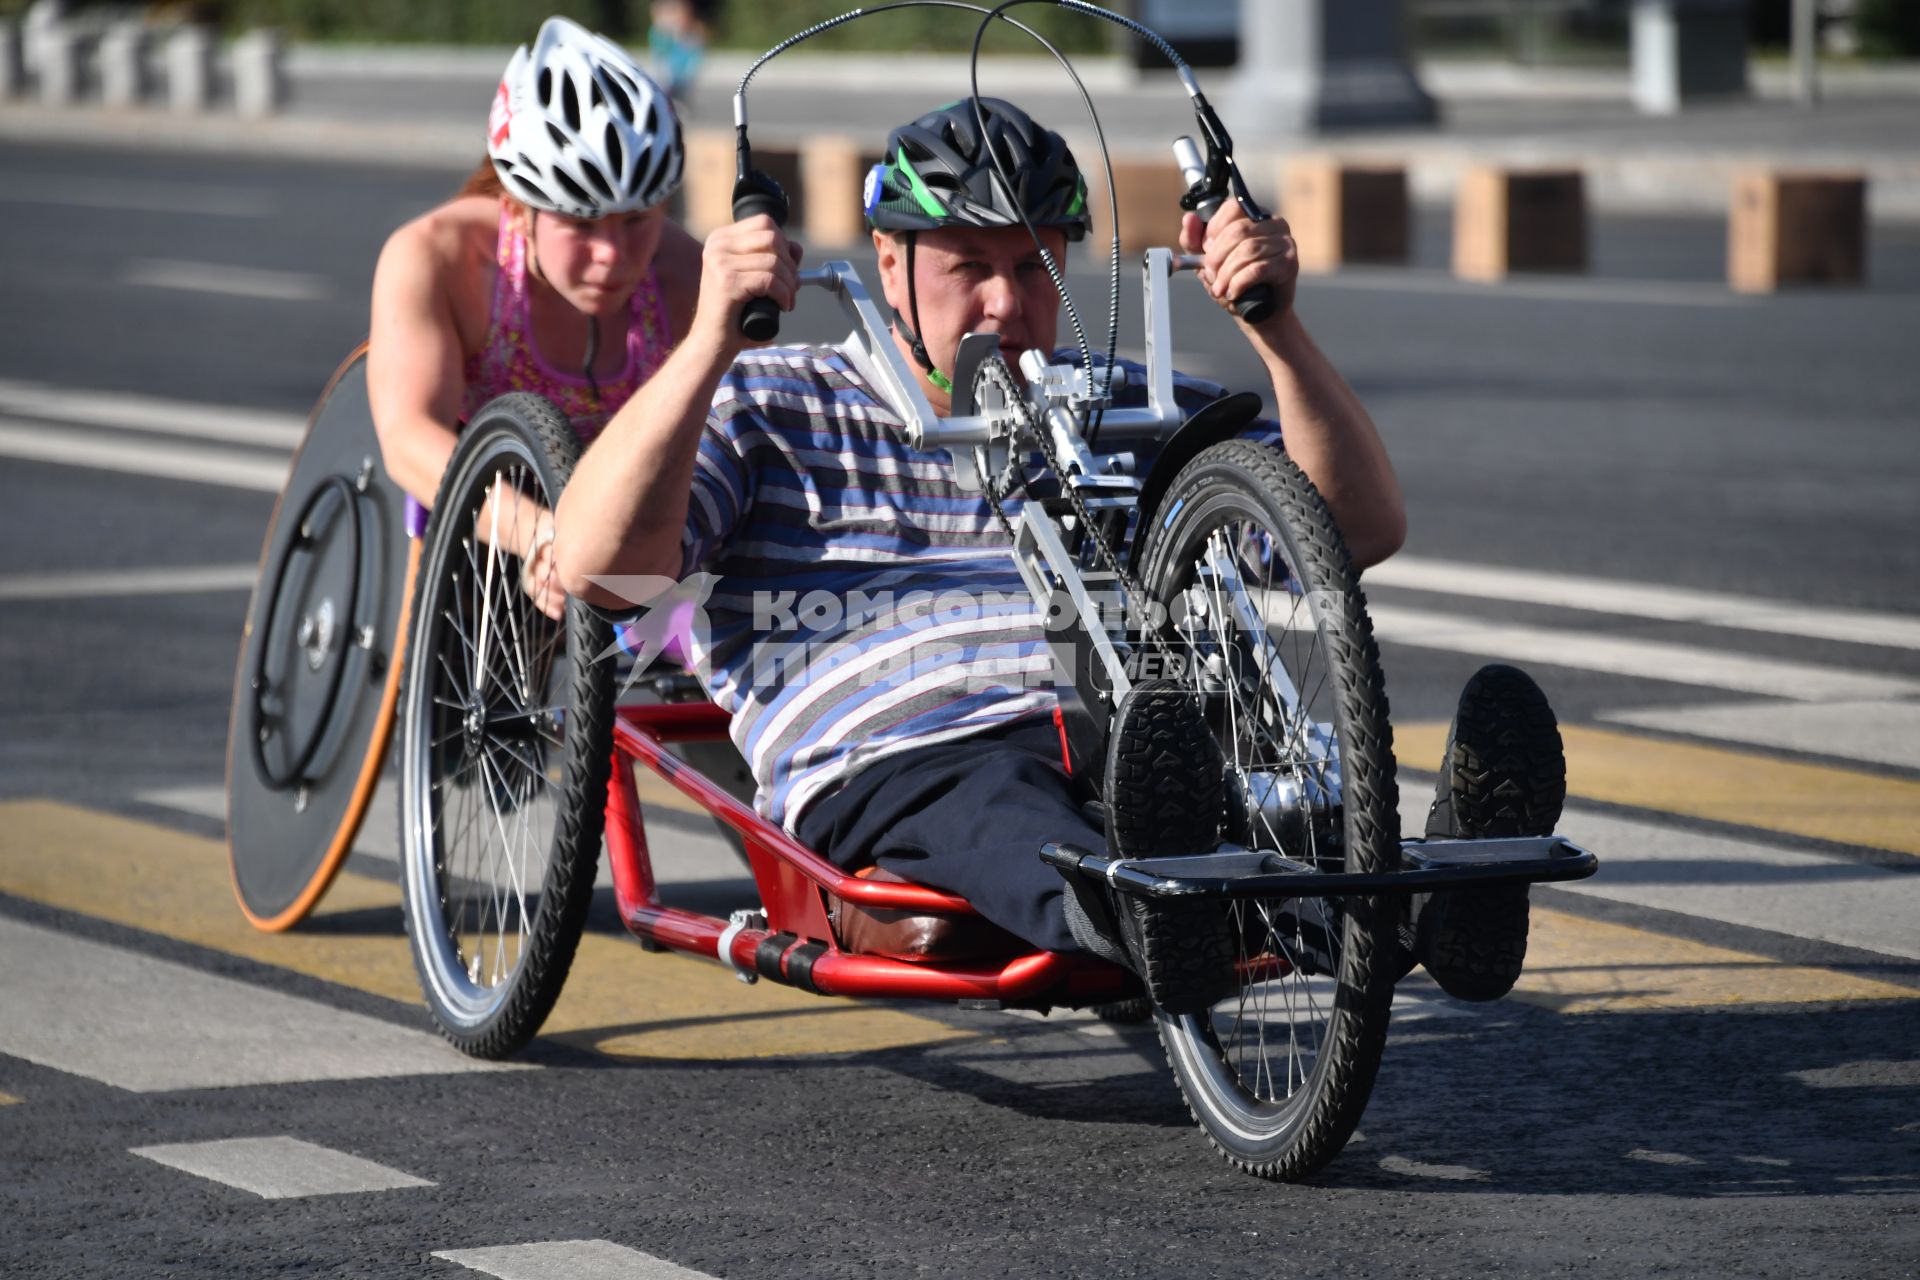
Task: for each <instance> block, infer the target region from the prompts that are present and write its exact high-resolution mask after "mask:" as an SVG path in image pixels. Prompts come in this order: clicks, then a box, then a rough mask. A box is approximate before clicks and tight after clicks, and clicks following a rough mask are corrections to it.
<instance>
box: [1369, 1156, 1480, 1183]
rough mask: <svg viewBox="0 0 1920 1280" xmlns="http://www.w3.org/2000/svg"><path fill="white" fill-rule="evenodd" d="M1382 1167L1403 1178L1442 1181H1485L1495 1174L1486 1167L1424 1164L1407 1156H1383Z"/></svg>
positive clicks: (1381, 1159)
mask: <svg viewBox="0 0 1920 1280" xmlns="http://www.w3.org/2000/svg"><path fill="white" fill-rule="evenodd" d="M1380 1167H1381V1168H1382V1169H1385V1170H1386V1171H1387V1172H1388V1173H1397V1174H1399V1175H1400V1176H1401V1177H1403V1178H1437V1179H1439V1180H1440V1181H1442V1182H1485V1181H1486V1180H1487V1179H1488V1178H1490V1177H1492V1176H1493V1175H1492V1174H1490V1173H1488V1172H1487V1171H1486V1170H1485V1169H1472V1168H1469V1167H1467V1166H1466V1165H1463V1164H1423V1163H1421V1162H1420V1161H1418V1160H1409V1159H1407V1158H1406V1157H1405V1156H1382V1157H1381V1158H1380Z"/></svg>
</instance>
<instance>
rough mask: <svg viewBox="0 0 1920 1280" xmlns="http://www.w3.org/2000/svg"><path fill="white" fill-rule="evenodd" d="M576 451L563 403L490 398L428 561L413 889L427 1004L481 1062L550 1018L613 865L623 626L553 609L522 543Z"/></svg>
mask: <svg viewBox="0 0 1920 1280" xmlns="http://www.w3.org/2000/svg"><path fill="white" fill-rule="evenodd" d="M578 453H579V445H578V442H577V441H576V439H575V437H574V434H573V431H572V429H571V428H570V427H569V426H568V424H567V421H566V419H565V418H564V417H563V416H561V414H560V413H559V411H558V410H556V409H555V408H554V407H553V406H552V405H551V404H549V403H548V402H547V401H545V400H543V399H541V398H540V397H538V396H533V395H524V394H514V395H508V396H502V397H501V398H500V399H498V400H495V401H492V402H491V403H490V404H488V405H487V406H486V407H485V408H483V409H481V410H480V412H479V413H478V414H476V415H475V417H474V419H473V420H472V421H471V422H470V423H469V424H468V425H467V428H466V430H465V431H464V432H463V433H462V434H461V438H460V443H459V446H458V447H457V448H456V449H455V450H454V453H453V457H452V458H451V459H450V460H449V461H448V464H447V469H446V473H445V475H444V476H443V478H442V480H441V484H440V491H439V494H438V495H437V496H436V498H435V500H434V506H433V516H432V519H431V520H430V521H429V523H428V526H427V533H426V546H425V549H424V551H423V552H422V555H421V561H420V570H419V582H418V588H417V591H416V595H415V598H414V603H413V611H412V619H413V622H412V634H411V636H410V638H409V642H408V650H407V673H406V684H405V689H404V692H403V695H402V699H401V704H402V714H401V739H400V846H401V884H402V889H403V895H404V901H405V905H406V918H407V935H408V938H409V939H410V941H411V944H412V950H413V959H414V967H415V969H416V970H417V971H418V973H419V977H420V985H421V989H422V991H423V992H424V993H425V995H426V999H427V1006H428V1008H429V1009H430V1010H431V1011H432V1013H433V1017H434V1021H435V1022H436V1023H438V1024H439V1027H440V1030H441V1032H442V1033H443V1034H445V1036H446V1037H447V1038H448V1039H449V1040H451V1041H452V1042H453V1043H454V1044H456V1045H458V1046H459V1047H460V1048H461V1049H462V1050H463V1051H465V1052H467V1053H470V1054H473V1055H474V1056H476V1057H483V1058H498V1057H502V1056H505V1055H506V1054H509V1053H511V1052H513V1051H514V1050H516V1049H518V1048H520V1047H521V1046H522V1045H524V1044H525V1043H526V1042H527V1041H528V1040H529V1039H531V1038H532V1037H533V1035H534V1034H535V1033H536V1032H537V1031H538V1030H539V1029H540V1025H541V1023H542V1022H544V1021H545V1020H546V1016H547V1014H548V1013H549V1012H551V1010H552V1008H553V1003H554V1001H555V999H557V998H558V997H559V994H560V988H561V985H562V984H563V983H564V982H565V981H566V976H567V969H568V967H569V966H570V965H571V964H572V962H573V955H574V951H575V949H576V947H577V946H578V945H579V940H580V931H581V928H582V925H583V923H584V921H585V918H586V912H587V907H588V904H589V902H590V899H591V897H592V894H593V878H594V870H595V866H596V864H597V862H598V859H599V850H600V835H601V826H602V822H603V813H604V808H605V803H606V801H605V796H606V783H607V770H608V762H609V757H610V753H611V751H612V717H613V664H612V663H611V662H610V661H607V660H605V658H604V657H603V655H604V654H605V653H606V651H607V649H608V648H609V646H610V645H611V643H612V629H611V627H609V626H608V624H607V623H606V622H605V621H603V620H602V619H600V618H599V616H598V615H597V614H595V613H594V612H593V611H592V610H591V609H589V608H588V607H587V606H585V605H583V604H581V603H579V602H578V601H569V602H568V603H567V607H566V614H565V619H564V621H562V622H555V621H553V620H551V619H549V618H548V617H547V616H546V615H545V614H544V613H542V612H541V611H540V610H539V608H538V607H536V605H535V603H534V600H533V598H532V597H531V596H530V595H529V594H528V591H527V586H526V584H524V583H523V582H522V564H521V561H520V560H519V558H518V557H517V556H516V555H514V554H513V551H514V549H515V548H522V547H527V546H529V545H530V544H531V543H532V541H533V529H534V528H535V527H537V525H538V522H539V521H540V520H541V519H542V518H543V517H545V518H550V515H548V513H551V512H552V510H553V507H554V504H555V502H556V501H557V500H558V498H559V495H560V491H561V489H562V488H563V487H564V486H565V484H566V481H567V477H568V476H569V475H570V474H571V472H572V468H573V463H574V461H575V459H576V458H577V456H578ZM535 585H537V584H535Z"/></svg>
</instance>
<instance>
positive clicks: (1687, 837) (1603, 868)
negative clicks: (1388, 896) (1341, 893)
mask: <svg viewBox="0 0 1920 1280" xmlns="http://www.w3.org/2000/svg"><path fill="white" fill-rule="evenodd" d="M1430 796H1431V788H1430V787H1427V786H1424V785H1420V784H1418V783H1415V782H1413V781H1411V780H1406V779H1403V780H1402V784H1401V787H1400V821H1401V830H1403V831H1405V832H1408V833H1410V834H1414V833H1418V832H1419V831H1421V830H1422V828H1423V825H1424V821H1425V817H1426V810H1427V804H1428V801H1429V799H1430ZM1556 829H1557V830H1558V831H1559V833H1560V834H1561V835H1564V836H1566V837H1567V838H1568V839H1570V840H1572V841H1573V842H1574V843H1575V844H1578V845H1580V846H1581V847H1582V848H1585V849H1591V850H1592V851H1593V852H1594V853H1595V854H1597V855H1599V858H1600V874H1599V875H1596V876H1594V877H1592V878H1591V879H1588V880H1576V881H1573V882H1571V883H1568V884H1563V885H1560V886H1559V888H1560V889H1562V890H1564V891H1566V892H1568V893H1577V894H1581V895H1583V896H1587V897H1594V898H1603V899H1606V900H1608V901H1612V902H1625V903H1632V904H1634V905H1636V906H1643V907H1652V908H1655V909H1657V910H1662V911H1676V912H1679V913H1680V914H1682V915H1686V916H1691V917H1694V918H1696V919H1701V920H1717V921H1721V922H1723V923H1726V924H1733V925H1742V926H1745V927H1747V928H1752V929H1765V930H1767V931H1769V932H1773V933H1779V934H1784V935H1787V936H1790V937H1796V938H1811V939H1815V940H1817V941H1820V942H1831V943H1834V944H1836V945H1839V946H1843V947H1854V948H1858V949H1860V950H1862V951H1871V952H1876V953H1878V954H1880V955H1887V956H1900V957H1903V958H1906V959H1910V960H1920V931H1916V930H1915V929H1914V927H1913V922H1914V920H1916V919H1920V875H1914V874H1912V873H1908V872H1900V871H1890V870H1887V869H1886V868H1883V867H1872V866H1865V865H1862V864H1861V863H1858V862H1854V861H1851V860H1849V859H1845V858H1833V857H1826V856H1823V855H1821V854H1817V853H1807V852H1804V851H1799V850H1793V849H1780V848H1776V847H1773V846H1770V845H1765V844H1759V843H1756V842H1753V841H1748V840H1737V839H1732V838H1730V837H1727V836H1717V835H1705V834H1702V833H1700V832H1695V831H1687V830H1684V829H1681V828H1677V827H1674V826H1671V825H1667V824H1663V823H1658V822H1651V821H1647V820H1644V819H1640V818H1625V817H1621V816H1619V815H1618V814H1614V813H1609V812H1606V811H1604V810H1601V809H1596V808H1593V807H1591V806H1588V805H1582V804H1577V803H1576V804H1571V805H1568V806H1567V810H1566V812H1565V814H1564V815H1563V816H1562V818H1561V820H1560V823H1559V825H1558V827H1557V828H1556ZM1765 982H1766V979H1765V975H1764V974H1760V975H1756V978H1755V990H1756V995H1755V998H1756V999H1757V998H1760V997H1759V994H1758V993H1759V992H1761V991H1763V990H1764V987H1765ZM1914 995H1915V996H1916V997H1920V991H1916V992H1914Z"/></svg>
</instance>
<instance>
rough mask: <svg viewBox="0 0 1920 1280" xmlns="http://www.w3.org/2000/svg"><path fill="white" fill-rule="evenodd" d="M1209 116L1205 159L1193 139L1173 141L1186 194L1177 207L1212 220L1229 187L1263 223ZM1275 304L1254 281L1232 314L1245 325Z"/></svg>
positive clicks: (1269, 291)
mask: <svg viewBox="0 0 1920 1280" xmlns="http://www.w3.org/2000/svg"><path fill="white" fill-rule="evenodd" d="M1211 116H1212V109H1211V108H1208V109H1207V111H1206V112H1204V113H1203V114H1202V116H1201V122H1202V124H1203V125H1206V126H1207V132H1208V138H1207V147H1208V154H1207V156H1206V157H1205V158H1204V159H1202V158H1201V155H1200V147H1199V145H1198V144H1197V143H1195V142H1194V140H1193V139H1192V138H1190V137H1188V136H1186V135H1184V134H1183V135H1181V136H1180V137H1178V138H1175V139H1174V140H1173V159H1174V163H1176V164H1178V165H1179V166H1180V176H1181V177H1183V178H1185V179H1186V180H1187V193H1186V194H1185V195H1183V196H1181V197H1180V207H1181V208H1182V209H1191V210H1193V212H1195V213H1197V214H1199V215H1200V221H1202V222H1212V221H1213V215H1214V214H1216V213H1218V212H1219V211H1220V206H1221V205H1223V204H1225V203H1226V200H1227V195H1228V189H1229V186H1231V189H1232V195H1233V198H1234V199H1235V200H1237V201H1238V202H1239V204H1240V209H1241V211H1242V212H1243V213H1245V214H1246V215H1247V218H1248V220H1249V221H1252V222H1265V221H1266V220H1267V216H1268V215H1267V211H1266V210H1264V209H1262V208H1261V207H1260V206H1259V205H1258V204H1256V203H1255V202H1254V199H1253V193H1252V192H1250V191H1248V190H1247V183H1246V179H1244V178H1242V177H1241V176H1240V169H1239V166H1237V165H1235V164H1234V163H1233V154H1232V152H1231V150H1229V149H1227V148H1226V147H1223V146H1222V145H1221V143H1223V142H1225V141H1226V132H1225V130H1223V129H1221V128H1220V127H1219V121H1218V119H1217V118H1215V119H1213V120H1212V123H1211V124H1208V120H1209V117H1211ZM1229 145H1230V144H1229ZM1276 305H1277V301H1276V299H1275V297H1274V293H1273V286H1272V285H1270V284H1256V285H1254V286H1253V287H1252V288H1251V289H1248V290H1247V291H1246V292H1245V293H1243V294H1241V295H1240V296H1239V297H1237V298H1235V299H1234V300H1233V313H1234V314H1235V315H1237V316H1239V317H1240V318H1241V319H1242V320H1244V321H1246V322H1247V323H1248V324H1255V325H1257V324H1264V323H1265V322H1266V321H1267V319H1268V318H1269V317H1270V316H1272V315H1273V311H1274V307H1275V306H1276Z"/></svg>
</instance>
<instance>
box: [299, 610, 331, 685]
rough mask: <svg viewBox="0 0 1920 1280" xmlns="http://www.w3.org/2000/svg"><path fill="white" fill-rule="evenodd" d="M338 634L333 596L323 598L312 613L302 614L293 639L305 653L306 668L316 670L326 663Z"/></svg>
mask: <svg viewBox="0 0 1920 1280" xmlns="http://www.w3.org/2000/svg"><path fill="white" fill-rule="evenodd" d="M338 634H339V618H338V615H337V612H336V610H335V609H334V604H333V597H332V596H328V597H326V598H325V599H323V600H322V601H321V602H320V603H319V605H318V606H317V607H316V608H315V609H314V610H313V612H312V613H308V614H303V615H301V618H300V626H299V628H298V630H296V631H295V632H294V639H295V640H296V641H297V642H298V643H299V645H300V648H301V651H302V652H304V653H305V654H306V658H307V670H309V671H318V670H319V669H320V668H321V667H323V666H325V665H326V663H327V657H328V655H329V654H331V653H332V652H333V642H334V640H335V639H336V637H337V636H338Z"/></svg>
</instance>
